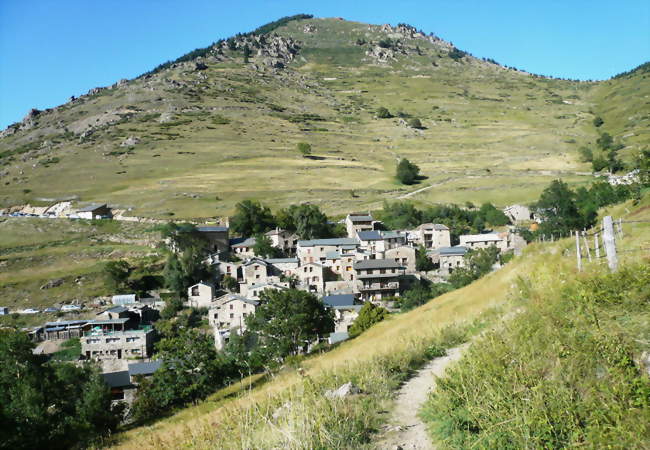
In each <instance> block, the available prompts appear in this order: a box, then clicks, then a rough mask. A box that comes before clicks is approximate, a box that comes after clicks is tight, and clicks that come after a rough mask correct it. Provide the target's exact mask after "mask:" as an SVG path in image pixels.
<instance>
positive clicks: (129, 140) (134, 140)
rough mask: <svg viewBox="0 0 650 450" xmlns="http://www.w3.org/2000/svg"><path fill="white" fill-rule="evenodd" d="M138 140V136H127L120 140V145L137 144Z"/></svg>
mask: <svg viewBox="0 0 650 450" xmlns="http://www.w3.org/2000/svg"><path fill="white" fill-rule="evenodd" d="M139 142H140V138H138V137H136V136H129V137H128V138H126V139H125V140H123V141H122V143H121V144H120V147H130V146H132V145H137V144H138V143H139Z"/></svg>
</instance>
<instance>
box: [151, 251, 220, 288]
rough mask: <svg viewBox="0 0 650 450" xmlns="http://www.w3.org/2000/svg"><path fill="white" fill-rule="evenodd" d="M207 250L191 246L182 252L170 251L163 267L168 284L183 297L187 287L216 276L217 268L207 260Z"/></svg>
mask: <svg viewBox="0 0 650 450" xmlns="http://www.w3.org/2000/svg"><path fill="white" fill-rule="evenodd" d="M205 256H206V255H205V251H203V250H202V249H200V248H197V247H189V248H187V249H185V251H184V252H183V253H182V254H180V255H179V254H177V253H170V254H169V256H168V257H167V262H166V263H165V268H164V269H163V277H164V279H165V284H166V286H167V287H168V288H169V289H171V290H172V291H174V292H176V293H178V295H180V296H181V297H183V298H186V297H187V288H188V287H190V286H192V285H194V284H196V283H198V282H200V281H207V280H211V279H213V278H215V277H216V275H217V274H216V273H215V272H216V269H215V268H214V267H211V266H209V265H208V264H207V263H206V262H205V260H204V259H205Z"/></svg>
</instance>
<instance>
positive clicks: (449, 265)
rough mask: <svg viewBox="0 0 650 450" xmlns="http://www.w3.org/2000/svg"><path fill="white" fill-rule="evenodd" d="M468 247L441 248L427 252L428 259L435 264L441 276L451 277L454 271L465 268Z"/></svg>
mask: <svg viewBox="0 0 650 450" xmlns="http://www.w3.org/2000/svg"><path fill="white" fill-rule="evenodd" d="M467 251H468V249H467V247H464V246H462V245H457V246H455V247H441V248H437V249H434V250H430V251H429V252H427V257H428V258H429V259H430V260H431V262H433V264H434V266H435V267H436V268H437V269H438V272H439V273H440V274H441V275H449V274H450V273H452V272H453V271H454V270H456V269H459V268H462V267H465V255H466V254H467Z"/></svg>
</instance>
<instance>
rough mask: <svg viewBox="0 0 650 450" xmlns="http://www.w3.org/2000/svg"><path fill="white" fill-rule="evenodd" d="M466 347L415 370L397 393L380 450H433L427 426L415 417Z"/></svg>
mask: <svg viewBox="0 0 650 450" xmlns="http://www.w3.org/2000/svg"><path fill="white" fill-rule="evenodd" d="M468 346H469V344H463V345H461V346H459V347H455V348H452V349H449V350H448V351H447V356H443V357H440V358H435V359H432V360H431V361H429V363H428V364H427V365H426V366H424V367H423V368H422V369H420V370H418V371H417V372H416V374H415V376H413V378H411V379H410V380H408V381H407V382H406V383H405V384H404V385H403V386H402V387H401V388H400V390H399V391H398V392H397V400H396V403H395V408H394V410H393V412H392V415H391V418H390V420H389V425H388V426H387V429H386V431H385V433H384V436H383V437H382V438H381V439H380V440H379V441H378V442H377V447H376V448H380V449H390V450H395V449H404V450H414V449H417V450H426V449H435V446H434V445H433V444H432V443H431V441H430V440H429V437H428V435H427V430H426V426H425V425H424V423H422V421H421V420H420V418H419V417H418V412H419V411H420V408H421V406H422V404H423V403H424V402H425V401H426V399H427V396H428V393H429V392H430V391H431V390H433V389H434V388H435V386H436V378H438V377H440V376H442V375H443V374H444V372H445V369H446V368H447V367H448V366H449V365H450V364H451V363H453V362H455V361H458V360H459V359H460V358H461V356H462V354H463V352H464V350H465V349H466V348H467V347H468Z"/></svg>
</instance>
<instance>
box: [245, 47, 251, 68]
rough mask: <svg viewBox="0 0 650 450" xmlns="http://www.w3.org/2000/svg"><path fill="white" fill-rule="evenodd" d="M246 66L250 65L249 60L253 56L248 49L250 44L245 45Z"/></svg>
mask: <svg viewBox="0 0 650 450" xmlns="http://www.w3.org/2000/svg"><path fill="white" fill-rule="evenodd" d="M243 53H244V64H248V58H249V57H250V56H251V49H250V48H248V44H246V45H244V49H243Z"/></svg>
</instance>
